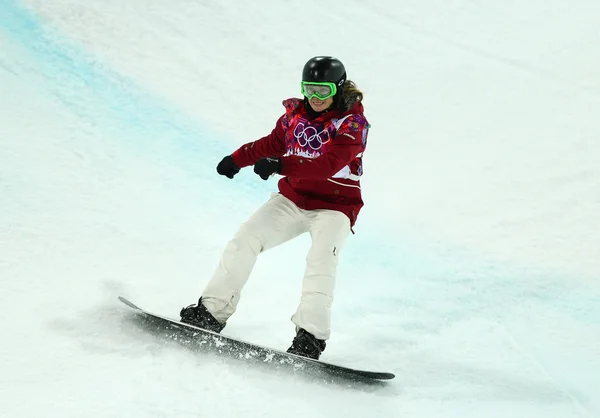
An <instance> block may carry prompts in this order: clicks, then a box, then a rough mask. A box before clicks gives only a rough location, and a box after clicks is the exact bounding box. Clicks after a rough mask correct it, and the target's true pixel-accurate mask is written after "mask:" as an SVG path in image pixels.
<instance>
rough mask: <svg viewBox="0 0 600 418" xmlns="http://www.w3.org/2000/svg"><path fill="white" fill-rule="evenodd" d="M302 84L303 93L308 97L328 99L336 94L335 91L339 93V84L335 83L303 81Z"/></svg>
mask: <svg viewBox="0 0 600 418" xmlns="http://www.w3.org/2000/svg"><path fill="white" fill-rule="evenodd" d="M300 84H301V86H302V94H303V95H304V96H305V97H306V98H307V99H312V98H313V97H316V98H317V99H319V100H327V99H329V98H330V97H333V96H335V93H337V86H336V85H335V83H328V82H325V83H318V82H313V81H303V82H302V83H300Z"/></svg>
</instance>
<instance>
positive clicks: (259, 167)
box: [254, 158, 281, 180]
mask: <svg viewBox="0 0 600 418" xmlns="http://www.w3.org/2000/svg"><path fill="white" fill-rule="evenodd" d="M280 171H281V159H280V158H261V159H260V160H258V161H257V162H256V163H255V164H254V172H255V173H256V174H258V175H259V176H260V178H261V179H263V180H268V179H269V177H270V176H271V175H273V174H275V173H279V172H280Z"/></svg>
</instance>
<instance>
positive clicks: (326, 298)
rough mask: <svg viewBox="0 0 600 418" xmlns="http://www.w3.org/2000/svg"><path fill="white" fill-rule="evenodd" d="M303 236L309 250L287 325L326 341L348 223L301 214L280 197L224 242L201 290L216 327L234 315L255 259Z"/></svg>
mask: <svg viewBox="0 0 600 418" xmlns="http://www.w3.org/2000/svg"><path fill="white" fill-rule="evenodd" d="M305 232H309V233H310V235H311V238H312V245H311V247H310V250H309V252H308V255H307V257H306V270H305V273H304V279H303V283H302V297H301V300H300V304H299V306H298V308H297V310H296V313H295V314H294V315H293V316H292V322H293V323H294V324H296V326H297V327H300V328H304V329H305V330H306V331H308V332H310V333H311V334H313V335H314V336H315V337H317V338H318V339H322V340H326V339H328V338H329V335H330V333H331V304H332V301H333V291H334V287H335V276H336V269H337V264H338V257H339V254H340V250H341V248H342V247H343V245H344V242H345V240H346V238H347V237H348V234H349V233H350V220H349V219H348V217H347V216H346V215H345V214H343V213H342V212H339V211H335V210H328V209H317V210H303V209H300V208H299V207H297V206H296V205H295V204H294V203H293V202H292V201H291V200H289V199H287V198H286V197H284V196H283V195H281V194H276V193H274V194H273V196H272V197H271V199H270V200H269V201H268V202H266V203H265V204H264V205H263V206H261V207H260V208H259V209H258V210H257V211H256V212H255V213H254V214H253V215H252V216H251V217H250V219H249V220H248V221H247V222H245V223H244V224H242V226H241V227H240V229H239V231H238V232H237V234H236V235H235V236H234V238H233V239H232V240H231V241H229V243H228V244H227V246H226V248H225V251H224V252H223V255H222V257H221V261H220V263H219V265H218V267H217V269H216V271H215V273H214V275H213V277H212V279H211V280H210V282H209V283H208V285H207V286H206V288H205V289H204V292H203V294H202V302H203V304H204V305H205V306H206V308H207V309H208V310H209V311H210V312H211V313H212V314H213V316H214V317H215V318H216V319H217V320H218V321H219V322H222V323H224V322H225V321H227V319H228V318H229V317H230V316H231V315H232V314H233V313H234V312H235V309H236V306H237V304H238V302H239V298H240V292H241V290H242V288H243V287H244V285H245V284H246V281H247V280H248V277H249V276H250V273H251V272H252V269H253V267H254V264H255V262H256V257H257V256H258V254H260V253H261V252H263V251H265V250H268V249H270V248H273V247H275V246H277V245H279V244H282V243H284V242H286V241H288V240H290V239H292V238H295V237H297V236H298V235H300V234H303V233H305ZM283 274H284V275H287V274H288V272H287V271H286V272H284V273H283ZM268 297H269V298H270V297H272V296H270V295H269V296H268ZM266 302H267V303H268V301H266Z"/></svg>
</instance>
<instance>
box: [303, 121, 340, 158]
mask: <svg viewBox="0 0 600 418" xmlns="http://www.w3.org/2000/svg"><path fill="white" fill-rule="evenodd" d="M294 138H296V141H298V145H300V146H301V147H302V148H305V147H306V146H307V145H308V146H309V147H310V148H312V149H313V150H315V151H318V150H320V149H321V148H322V147H323V145H325V144H326V143H328V142H329V141H331V134H330V133H329V131H328V130H327V129H323V130H321V131H319V130H318V129H317V128H316V127H315V126H312V125H307V124H305V122H304V121H300V122H298V124H297V125H296V127H295V128H294Z"/></svg>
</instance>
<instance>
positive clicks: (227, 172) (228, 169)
mask: <svg viewBox="0 0 600 418" xmlns="http://www.w3.org/2000/svg"><path fill="white" fill-rule="evenodd" d="M239 172H240V168H239V167H238V166H237V165H235V163H234V162H233V157H231V155H228V156H227V157H225V158H223V159H222V160H221V162H220V163H219V165H217V173H219V174H220V175H222V176H227V177H229V178H230V179H232V178H233V176H235V175H236V174H237V173H239Z"/></svg>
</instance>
